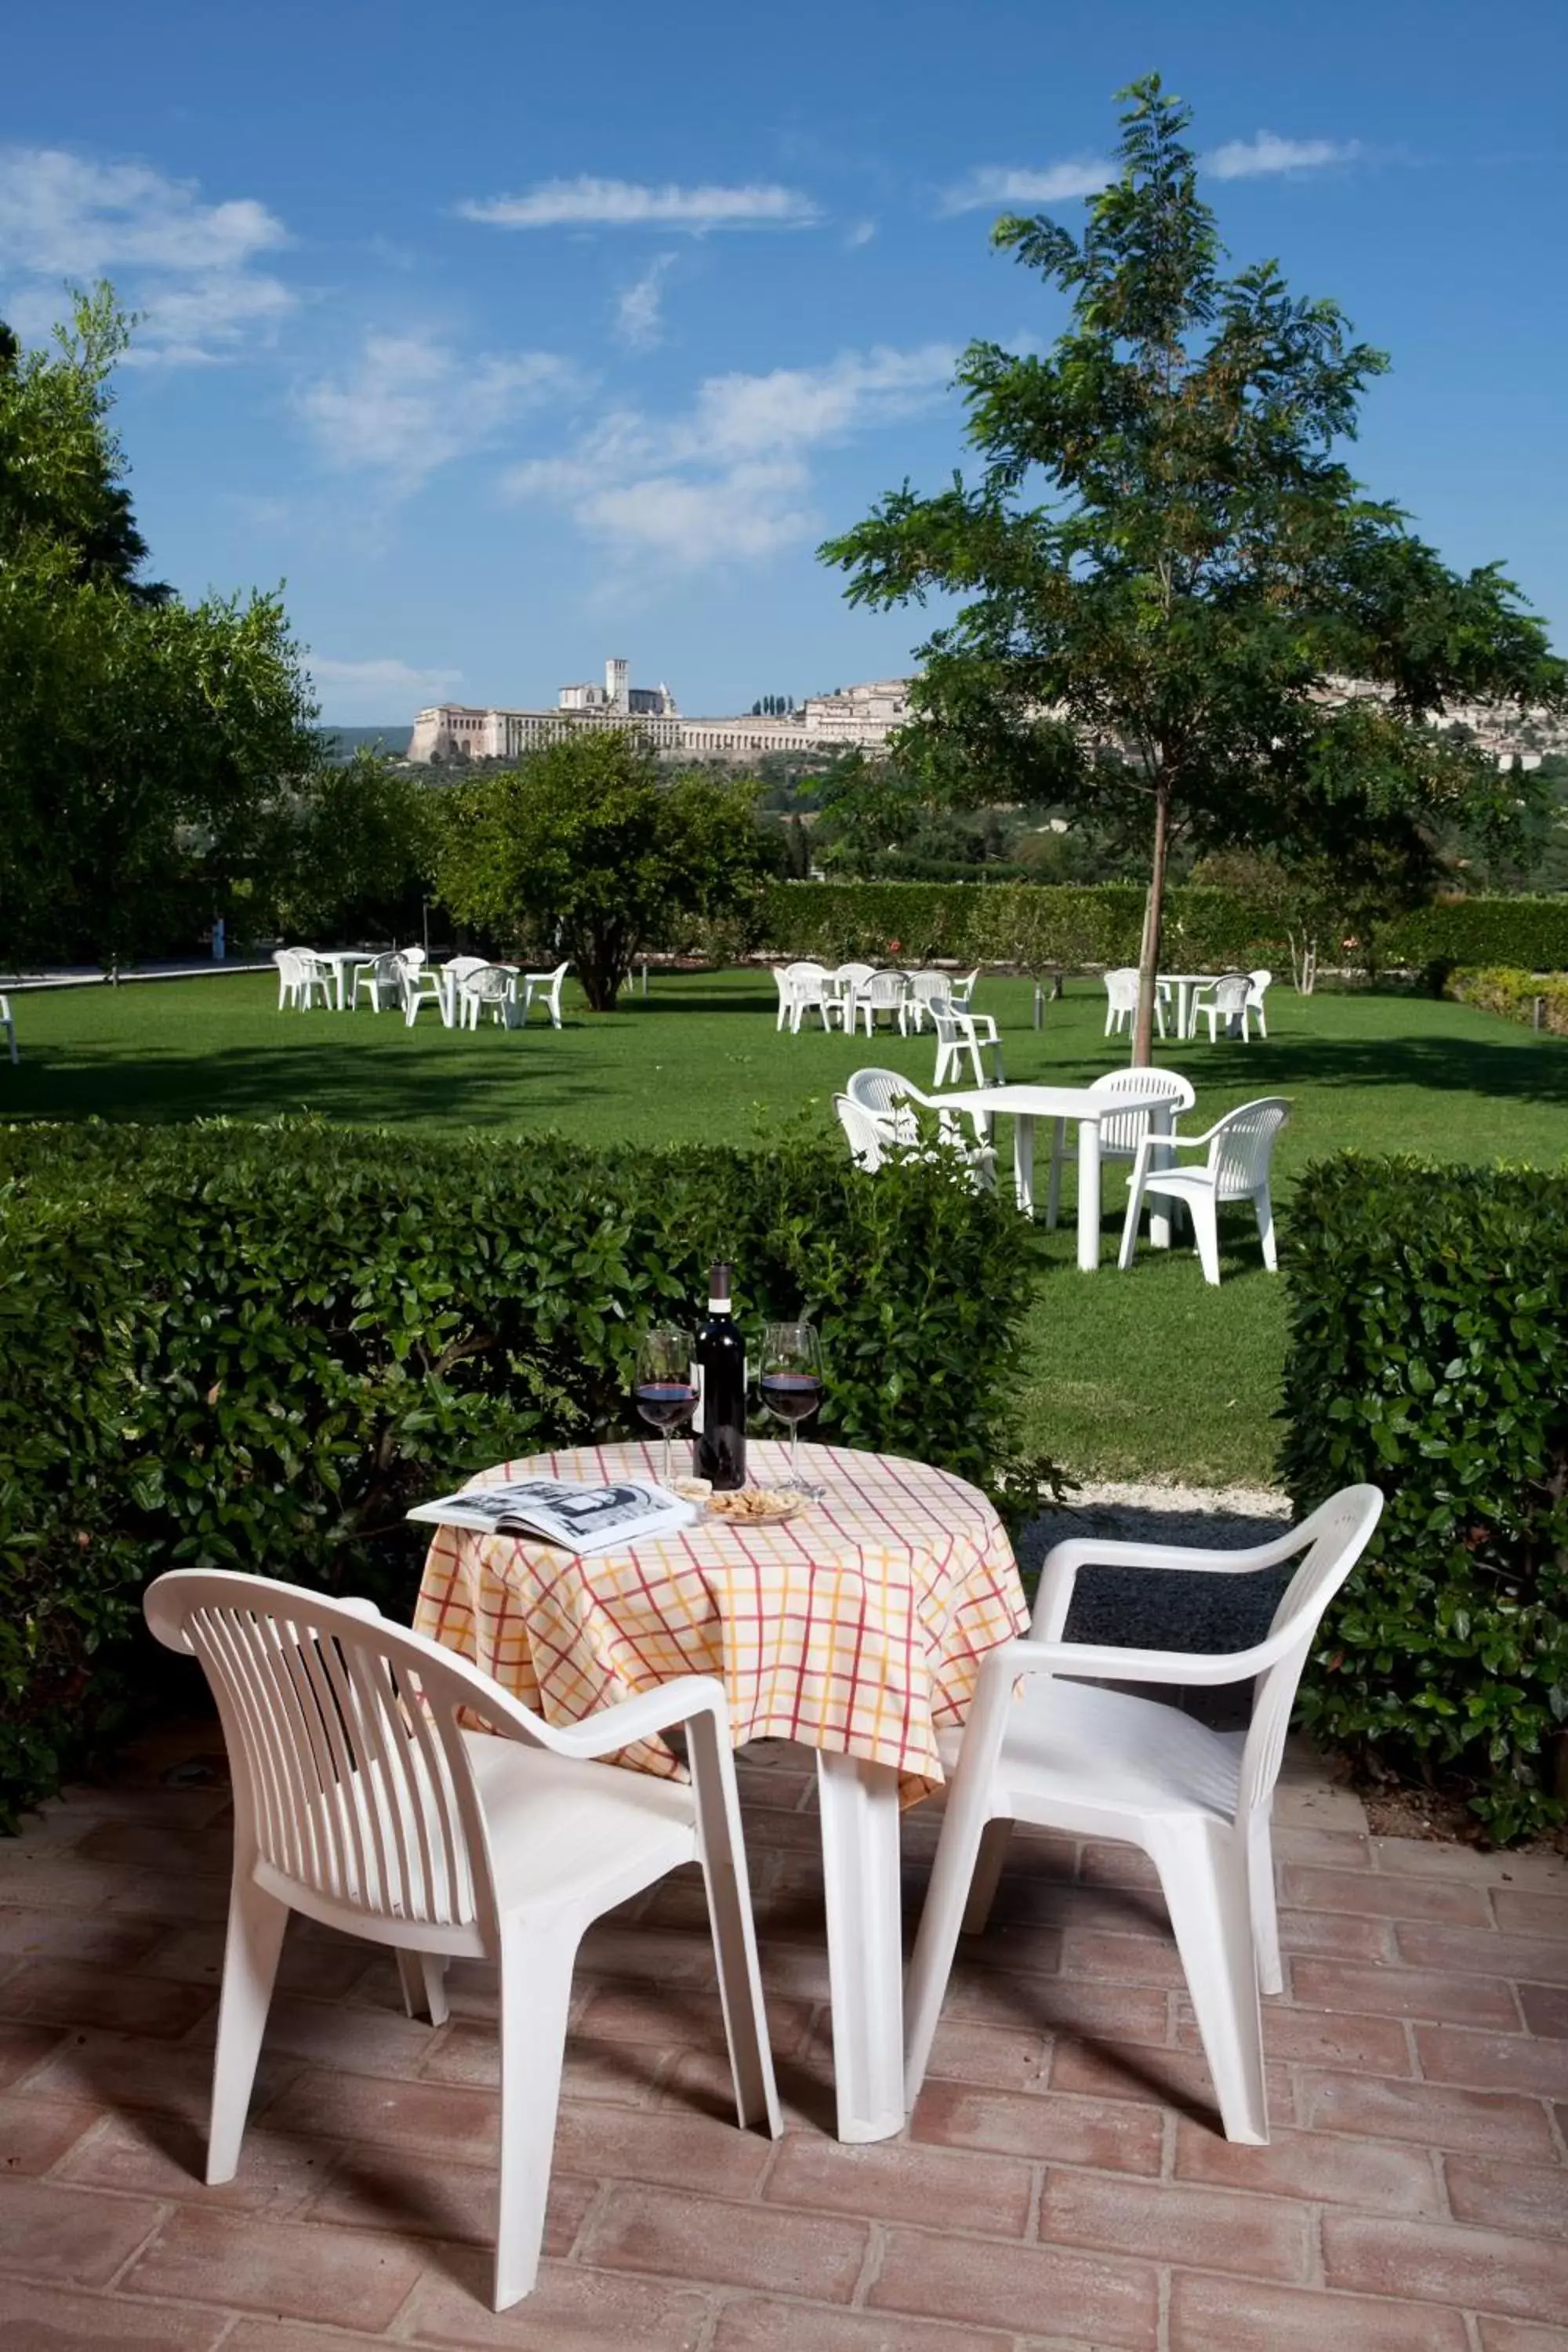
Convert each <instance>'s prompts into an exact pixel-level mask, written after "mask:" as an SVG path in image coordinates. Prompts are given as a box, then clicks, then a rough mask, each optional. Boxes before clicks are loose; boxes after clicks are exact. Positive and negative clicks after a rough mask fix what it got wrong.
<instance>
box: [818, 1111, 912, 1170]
mask: <svg viewBox="0 0 1568 2352" xmlns="http://www.w3.org/2000/svg"><path fill="white" fill-rule="evenodd" d="M833 1108H834V1112H835V1115H836V1116H837V1120H838V1124H839V1126H840V1127H841V1128H842V1129H844V1133H845V1135H846V1137H847V1139H848V1144H849V1156H850V1158H851V1159H852V1160H854V1162H855V1165H856V1167H857V1168H858V1169H860V1170H861V1171H863V1172H864V1173H865V1174H866V1175H868V1176H874V1175H875V1174H876V1172H877V1171H878V1169H879V1168H880V1167H881V1166H882V1165H883V1164H884V1162H885V1161H886V1160H888V1159H889V1157H890V1156H891V1155H892V1153H894V1152H895V1151H897V1150H900V1149H901V1146H900V1140H899V1134H898V1124H897V1121H896V1120H894V1119H892V1118H886V1117H883V1116H882V1115H880V1114H879V1113H878V1112H876V1111H870V1110H867V1109H866V1108H864V1106H863V1105H862V1104H860V1103H858V1102H856V1101H855V1100H854V1099H853V1098H852V1097H850V1096H848V1095H835V1096H834V1097H833Z"/></svg>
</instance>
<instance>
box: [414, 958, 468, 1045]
mask: <svg viewBox="0 0 1568 2352" xmlns="http://www.w3.org/2000/svg"><path fill="white" fill-rule="evenodd" d="M484 963H485V959H484V957H483V956H476V955H455V956H448V957H447V961H446V962H445V963H444V964H440V965H435V964H428V963H421V964H420V966H419V968H418V970H417V971H414V972H412V973H410V975H409V977H408V982H407V984H406V986H405V990H404V1006H405V1012H404V1018H405V1021H406V1022H407V1024H408V1026H409V1027H410V1028H411V1029H412V1028H413V1026H414V1024H415V1023H416V1021H417V1019H418V1018H419V1008H420V1006H421V1005H424V1004H433V1005H434V1006H435V1007H436V1010H437V1013H439V1014H440V1015H441V1018H442V1020H443V1021H444V1022H445V1023H446V1024H447V1027H448V1028H450V1027H451V1025H452V1024H453V1022H454V1021H455V1020H456V1019H457V1017H458V1009H459V1003H458V1001H459V997H460V994H461V991H462V985H463V982H464V981H465V980H466V979H467V978H468V974H469V973H470V972H472V971H483V969H484ZM447 974H449V975H450V977H449V978H448V977H447ZM448 1007H449V1008H450V1010H448Z"/></svg>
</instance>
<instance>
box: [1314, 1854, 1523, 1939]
mask: <svg viewBox="0 0 1568 2352" xmlns="http://www.w3.org/2000/svg"><path fill="white" fill-rule="evenodd" d="M1279 1878H1280V1885H1279V1900H1280V1902H1281V1903H1282V1904H1289V1905H1290V1906H1292V1907H1293V1908H1300V1909H1301V1910H1303V1911H1356V1912H1361V1913H1363V1914H1365V1915H1369V1916H1372V1917H1373V1918H1380V1919H1429V1920H1439V1921H1442V1922H1444V1923H1445V1924H1446V1925H1448V1926H1452V1927H1490V1926H1491V1925H1492V1917H1491V1912H1490V1908H1489V1904H1488V1900H1487V1890H1486V1888H1485V1887H1484V1886H1476V1885H1469V1884H1468V1883H1466V1882H1464V1881H1455V1880H1453V1879H1449V1878H1397V1877H1391V1876H1388V1875H1386V1874H1384V1873H1382V1872H1379V1871H1372V1870H1315V1869H1312V1868H1311V1867H1310V1866H1308V1865H1305V1864H1299V1863H1289V1864H1286V1865H1285V1867H1284V1869H1283V1870H1282V1871H1281V1872H1280V1874H1279Z"/></svg>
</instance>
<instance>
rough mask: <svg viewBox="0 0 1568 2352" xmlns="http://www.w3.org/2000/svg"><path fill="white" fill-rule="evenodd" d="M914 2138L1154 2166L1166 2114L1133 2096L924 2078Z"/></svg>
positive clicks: (1069, 2160)
mask: <svg viewBox="0 0 1568 2352" xmlns="http://www.w3.org/2000/svg"><path fill="white" fill-rule="evenodd" d="M910 2132H911V2135H912V2137H914V2138H915V2139H917V2140H919V2141H922V2142H924V2143H927V2144H929V2145H931V2146H933V2147H971V2148H986V2149H990V2150H992V2151H994V2152H995V2153H998V2154H1003V2155H1007V2156H1024V2157H1030V2158H1045V2159H1047V2160H1048V2161H1049V2162H1052V2163H1055V2164H1087V2165H1093V2166H1095V2167H1097V2168H1100V2169H1102V2170H1105V2171H1109V2172H1143V2173H1154V2172H1158V2171H1159V2169H1160V2151H1161V2147H1162V2145H1163V2133H1164V2119H1163V2116H1162V2115H1161V2113H1160V2110H1159V2108H1158V2107H1156V2106H1153V2105H1136V2104H1135V2103H1134V2102H1133V2101H1132V2100H1131V2099H1092V2098H1088V2099H1084V2098H1073V2097H1070V2096H1065V2095H1062V2094H1060V2093H1058V2092H1052V2093H1050V2094H1048V2095H1045V2096H1041V2095H1039V2094H1037V2093H1033V2092H1010V2091H990V2090H983V2089H976V2088H974V2087H973V2086H972V2085H971V2084H968V2083H937V2082H931V2081H930V2080H929V2079H928V2081H927V2082H926V2084H925V2085H924V2087H923V2088H922V2090H921V2095H920V2100H919V2102H918V2104H917V2105H916V2107H915V2111H914V2115H913V2117H912V2118H911V2121H910Z"/></svg>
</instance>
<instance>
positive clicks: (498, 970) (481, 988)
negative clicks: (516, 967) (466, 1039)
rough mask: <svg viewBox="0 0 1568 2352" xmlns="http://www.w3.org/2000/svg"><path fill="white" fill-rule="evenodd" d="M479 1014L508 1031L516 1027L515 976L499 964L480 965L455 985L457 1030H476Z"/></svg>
mask: <svg viewBox="0 0 1568 2352" xmlns="http://www.w3.org/2000/svg"><path fill="white" fill-rule="evenodd" d="M480 1013H489V1016H490V1019H491V1020H492V1021H500V1022H502V1023H504V1024H505V1026H506V1027H507V1028H509V1029H515V1028H516V1027H517V1025H518V1023H519V1020H520V1019H521V1006H520V1005H519V1003H518V1001H517V974H516V972H515V971H509V970H508V969H507V967H506V965H505V964H503V963H482V964H480V965H479V969H478V970H477V971H466V972H464V973H463V975H462V977H461V978H460V979H459V981H458V1028H459V1029H477V1028H478V1027H479V1015H480Z"/></svg>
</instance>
